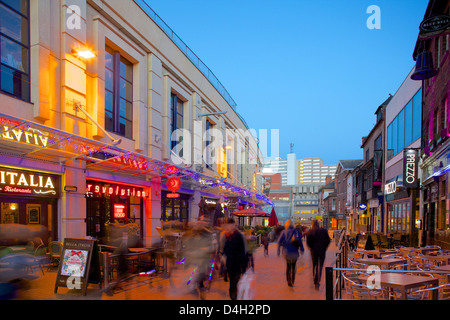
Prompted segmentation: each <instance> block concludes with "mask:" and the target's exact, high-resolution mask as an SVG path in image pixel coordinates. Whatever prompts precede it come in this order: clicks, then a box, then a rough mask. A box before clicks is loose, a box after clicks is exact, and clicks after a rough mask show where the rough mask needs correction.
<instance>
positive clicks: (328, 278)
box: [325, 267, 333, 300]
mask: <svg viewBox="0 0 450 320" xmlns="http://www.w3.org/2000/svg"><path fill="white" fill-rule="evenodd" d="M325 289H326V292H325V297H326V300H333V268H332V267H326V268H325Z"/></svg>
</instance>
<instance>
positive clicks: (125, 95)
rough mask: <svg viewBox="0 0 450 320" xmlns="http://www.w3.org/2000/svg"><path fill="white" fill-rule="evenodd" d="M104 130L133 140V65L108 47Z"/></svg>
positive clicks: (106, 55)
mask: <svg viewBox="0 0 450 320" xmlns="http://www.w3.org/2000/svg"><path fill="white" fill-rule="evenodd" d="M105 129H106V130H108V131H112V132H114V133H117V134H119V135H121V136H124V137H126V138H129V139H132V138H133V65H132V64H131V63H130V62H129V61H127V60H126V59H125V58H123V57H122V56H121V55H120V53H119V52H117V51H114V50H112V49H111V48H109V47H107V48H106V51H105Z"/></svg>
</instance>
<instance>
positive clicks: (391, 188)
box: [384, 181, 397, 194]
mask: <svg viewBox="0 0 450 320" xmlns="http://www.w3.org/2000/svg"><path fill="white" fill-rule="evenodd" d="M396 190H397V181H392V182H390V183H387V184H386V185H385V186H384V193H385V194H392V193H394V192H395V191H396Z"/></svg>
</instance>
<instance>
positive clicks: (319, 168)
mask: <svg viewBox="0 0 450 320" xmlns="http://www.w3.org/2000/svg"><path fill="white" fill-rule="evenodd" d="M336 169H337V165H326V164H323V160H322V159H321V158H303V159H300V160H298V182H297V183H298V184H322V185H324V184H326V177H327V176H331V179H334V176H335V174H336Z"/></svg>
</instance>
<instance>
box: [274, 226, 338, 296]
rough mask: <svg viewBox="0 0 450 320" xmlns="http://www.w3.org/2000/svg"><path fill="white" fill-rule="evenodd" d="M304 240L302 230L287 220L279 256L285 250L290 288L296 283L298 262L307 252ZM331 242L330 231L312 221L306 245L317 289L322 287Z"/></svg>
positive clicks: (279, 246)
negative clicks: (323, 272) (321, 280)
mask: <svg viewBox="0 0 450 320" xmlns="http://www.w3.org/2000/svg"><path fill="white" fill-rule="evenodd" d="M302 238H303V234H302V231H301V229H298V228H294V226H293V224H292V221H291V220H287V221H286V224H285V228H284V230H283V231H282V232H281V234H280V237H279V238H278V247H277V254H278V255H280V251H281V250H280V249H281V248H283V255H284V258H285V259H286V280H287V283H288V286H290V287H292V286H293V285H294V282H295V273H296V264H297V260H298V258H299V257H300V255H303V253H304V251H305V250H304V247H303V241H302ZM330 242H331V239H330V236H329V235H328V231H327V230H326V229H324V228H321V227H320V226H319V223H318V222H317V220H312V221H311V229H310V230H309V231H308V232H307V233H306V244H307V246H308V248H309V249H310V252H311V261H312V264H313V282H314V286H315V288H316V289H319V287H320V279H321V277H322V270H323V264H324V262H325V256H326V250H327V248H328V246H329V244H330Z"/></svg>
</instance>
